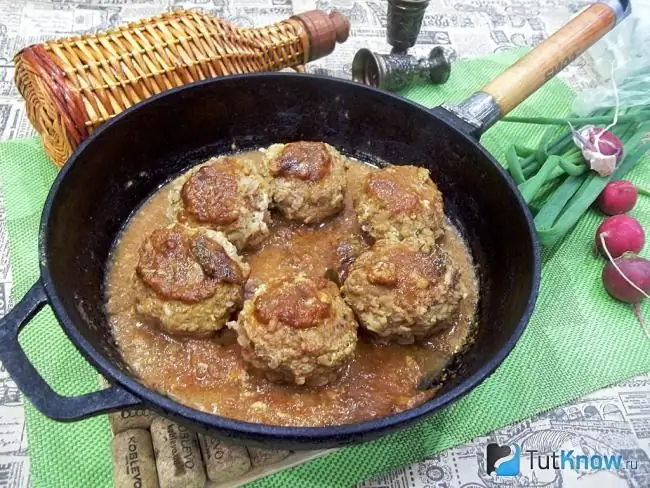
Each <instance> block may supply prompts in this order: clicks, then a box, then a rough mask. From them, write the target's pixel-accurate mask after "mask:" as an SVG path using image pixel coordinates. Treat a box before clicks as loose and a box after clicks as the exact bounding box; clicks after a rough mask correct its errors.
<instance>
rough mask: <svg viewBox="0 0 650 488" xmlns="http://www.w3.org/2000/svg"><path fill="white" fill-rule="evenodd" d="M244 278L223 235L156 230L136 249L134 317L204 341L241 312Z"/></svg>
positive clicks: (244, 267)
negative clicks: (137, 254)
mask: <svg viewBox="0 0 650 488" xmlns="http://www.w3.org/2000/svg"><path fill="white" fill-rule="evenodd" d="M248 274H249V267H248V265H247V264H246V263H244V262H243V261H242V260H241V259H240V258H239V256H237V251H236V249H235V247H234V246H233V245H232V244H230V242H228V240H226V238H225V237H224V236H223V234H221V233H218V232H215V231H212V230H207V229H192V228H189V227H185V226H183V225H181V224H174V225H171V226H169V227H165V228H161V229H156V230H154V231H153V232H152V233H151V234H150V235H148V236H147V237H146V238H145V239H144V241H143V243H142V246H141V247H140V256H139V261H138V265H137V267H136V283H135V292H136V311H137V312H138V313H139V314H140V315H141V316H142V317H143V318H144V319H145V320H148V321H149V322H151V323H153V324H154V325H156V326H158V327H160V328H161V329H162V330H163V331H165V332H167V333H169V334H179V335H194V336H204V335H208V334H210V333H212V332H215V331H217V330H219V329H221V328H222V327H223V326H224V325H225V323H226V321H227V320H228V319H229V318H230V315H231V314H232V313H233V312H234V311H235V310H236V309H238V308H239V307H241V305H242V303H243V294H244V291H243V286H244V283H245V281H246V279H247V278H248Z"/></svg>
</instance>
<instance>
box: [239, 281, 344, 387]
mask: <svg viewBox="0 0 650 488" xmlns="http://www.w3.org/2000/svg"><path fill="white" fill-rule="evenodd" d="M228 326H229V327H231V328H233V329H235V330H236V331H237V338H238V342H239V344H240V345H241V346H242V357H243V358H244V360H245V361H246V362H247V364H248V365H249V367H250V368H251V369H252V370H254V371H258V372H260V373H262V374H263V375H264V376H266V377H267V378H268V379H270V380H271V381H275V382H284V383H292V384H296V385H308V386H322V385H325V384H327V383H329V382H331V381H332V380H333V379H335V378H336V377H337V376H338V374H339V373H340V371H341V369H342V368H343V367H344V366H345V365H346V364H347V363H348V361H349V360H350V359H351V358H352V355H353V353H354V350H355V348H356V344H357V323H356V321H355V320H354V314H353V313H352V310H350V308H349V307H348V306H347V305H346V304H345V302H344V301H343V299H342V298H341V296H340V294H339V290H338V288H337V287H336V285H334V284H333V283H332V282H330V281H328V280H326V279H324V278H320V277H319V278H309V277H307V276H306V275H304V274H299V275H297V276H295V277H294V278H293V279H277V280H274V281H270V282H268V283H265V284H262V285H260V286H258V288H257V289H256V291H255V294H254V295H253V297H251V298H250V299H249V300H246V302H244V308H243V310H242V311H241V312H240V314H239V318H238V320H237V322H236V323H233V322H230V323H229V324H228Z"/></svg>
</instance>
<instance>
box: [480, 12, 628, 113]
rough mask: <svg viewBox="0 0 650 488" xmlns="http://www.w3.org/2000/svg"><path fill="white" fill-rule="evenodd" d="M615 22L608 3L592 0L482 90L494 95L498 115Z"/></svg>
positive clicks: (527, 93) (526, 95)
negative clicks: (593, 1)
mask: <svg viewBox="0 0 650 488" xmlns="http://www.w3.org/2000/svg"><path fill="white" fill-rule="evenodd" d="M616 23H617V13H616V12H615V11H614V9H613V8H612V7H611V6H610V5H607V4H606V3H594V4H592V5H591V6H589V7H587V8H586V9H585V10H584V11H583V12H582V13H580V14H579V15H577V16H576V17H575V18H573V20H571V21H570V22H569V23H568V24H566V25H565V26H564V27H562V28H561V29H560V30H559V31H557V32H556V33H555V34H553V35H552V36H550V37H549V38H547V39H546V41H544V42H543V43H542V44H540V45H539V46H537V47H536V48H535V49H533V50H532V51H531V52H529V53H528V54H527V55H526V56H525V57H523V58H521V59H520V60H519V61H518V62H517V63H515V64H513V65H512V66H511V67H510V68H508V69H507V70H506V71H504V72H503V73H501V74H500V75H499V76H498V77H497V78H495V79H494V80H492V81H491V82H490V83H488V84H487V85H486V86H485V87H484V88H483V89H482V90H481V91H483V92H485V93H487V94H489V95H491V96H492V98H494V100H495V101H496V103H497V104H498V105H499V108H500V112H501V116H504V115H506V114H507V113H508V112H510V111H511V110H512V109H513V108H515V107H516V106H517V105H519V104H520V103H521V102H523V101H524V100H525V99H526V98H528V96H530V95H531V94H532V93H533V92H535V91H536V90H537V89H538V88H539V87H541V86H542V85H543V84H544V83H546V82H547V81H548V80H549V79H551V78H553V77H554V76H555V75H556V74H557V73H558V72H559V71H562V70H563V69H564V68H566V66H567V65H568V64H569V63H571V62H572V61H574V60H575V59H576V58H577V57H578V56H580V55H581V54H582V53H584V52H585V51H586V50H587V49H588V48H589V47H591V46H592V45H593V44H595V43H596V41H598V40H599V39H600V38H601V37H603V36H604V35H605V34H607V33H608V32H609V31H610V30H611V29H612V28H613V27H614V26H615V25H616Z"/></svg>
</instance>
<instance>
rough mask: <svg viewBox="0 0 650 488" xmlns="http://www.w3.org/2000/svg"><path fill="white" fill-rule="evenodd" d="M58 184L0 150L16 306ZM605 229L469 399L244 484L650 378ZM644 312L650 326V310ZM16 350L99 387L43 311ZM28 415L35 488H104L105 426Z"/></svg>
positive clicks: (79, 385)
mask: <svg viewBox="0 0 650 488" xmlns="http://www.w3.org/2000/svg"><path fill="white" fill-rule="evenodd" d="M520 54H521V51H513V52H510V53H504V54H500V55H496V56H492V57H490V58H485V59H482V60H471V61H462V62H457V63H455V64H454V66H453V69H452V71H453V72H452V75H451V78H450V80H449V81H448V83H447V84H446V85H444V86H440V87H435V86H422V87H416V88H412V89H409V90H408V91H407V92H405V93H404V95H405V96H407V97H408V98H410V99H412V100H414V101H416V102H419V103H421V104H423V105H425V106H429V107H431V106H435V105H438V104H440V103H442V102H443V101H446V100H450V101H459V100H462V99H464V98H465V97H466V96H468V95H469V94H470V93H472V92H473V91H475V90H477V89H480V88H481V87H482V86H483V84H484V83H485V82H487V81H489V80H490V79H492V78H493V77H494V76H495V75H497V74H498V73H500V72H501V71H502V70H503V69H504V68H505V67H507V66H508V65H510V64H512V63H513V62H514V61H515V60H516V59H517V57H518V56H519V55H520ZM572 97H573V94H572V92H571V91H570V90H569V89H568V88H567V86H566V85H564V84H563V83H561V82H560V81H558V80H557V79H556V80H551V81H550V82H549V83H548V84H547V85H546V86H544V87H543V88H542V89H541V90H539V91H538V92H537V93H536V94H534V95H533V96H532V97H531V98H530V99H529V100H527V101H526V102H525V103H524V104H522V106H520V107H519V108H518V109H517V110H516V111H515V113H516V114H519V115H524V114H526V115H531V116H532V115H547V116H561V115H564V114H566V113H567V112H568V111H569V109H570V103H571V100H572ZM542 130H543V129H542V128H541V127H538V126H527V125H523V124H511V123H505V122H501V123H498V124H497V125H496V126H495V127H493V128H492V129H490V130H489V131H488V132H487V133H486V134H485V135H484V137H483V140H482V142H483V143H484V145H485V146H486V147H487V148H488V149H489V150H490V151H491V152H492V153H493V154H494V155H495V156H496V157H497V158H499V159H500V160H501V161H504V152H505V148H506V147H507V145H508V144H510V143H512V142H514V141H516V142H518V143H520V144H527V145H531V146H532V145H534V144H535V143H536V142H537V141H538V140H539V138H540V136H541V132H542ZM642 166H644V168H642ZM55 174H56V171H55V169H54V166H53V165H52V164H51V163H50V162H49V161H48V159H47V158H46V156H45V155H44V153H43V152H42V150H41V147H40V145H39V143H38V141H37V140H36V139H29V140H18V141H11V142H6V143H2V144H0V178H1V180H0V182H1V184H2V189H3V191H4V197H5V205H6V211H7V218H8V231H9V238H10V252H11V260H12V266H13V276H14V289H13V297H14V301H17V300H19V299H20V298H21V297H22V296H23V295H24V294H25V293H26V291H27V290H28V288H29V287H30V286H31V285H32V283H33V282H34V281H35V280H36V279H37V278H38V256H37V232H38V225H39V219H40V215H41V209H42V205H43V202H44V199H45V197H46V194H47V192H48V189H49V187H50V184H51V183H52V180H53V179H54V177H55ZM628 177H629V179H631V180H633V181H635V182H637V183H639V184H642V185H645V186H649V185H650V171H648V163H647V162H645V163H642V164H641V165H639V166H638V167H637V169H636V170H635V171H634V172H633V173H631V174H630V175H629V176H628ZM632 214H633V215H635V216H636V217H637V218H638V219H639V220H640V221H641V222H645V223H646V224H647V223H649V222H650V199H647V198H645V199H641V200H640V201H639V203H638V204H637V206H636V208H635V209H634V210H633V211H632ZM601 219H602V217H601V216H599V215H598V214H597V213H596V212H590V213H589V214H588V215H586V216H585V217H584V218H582V219H581V221H580V222H579V224H578V225H577V226H576V228H575V229H574V230H573V231H572V233H571V234H570V235H569V236H568V237H567V238H566V240H565V241H564V242H563V243H562V244H561V245H560V246H558V247H556V248H555V249H553V250H552V252H551V251H546V252H545V254H544V257H543V259H544V267H543V272H542V285H541V292H540V295H539V300H538V303H537V308H536V311H535V314H534V316H533V318H532V320H531V321H530V324H529V326H528V328H527V329H526V332H525V333H524V335H523V337H522V339H521V341H520V342H519V343H518V344H517V346H516V347H515V349H514V351H513V352H512V353H511V355H510V356H509V357H508V358H507V359H506V361H505V362H504V363H503V364H502V366H501V367H500V368H499V369H498V370H497V371H496V372H495V373H494V374H493V375H492V376H491V377H490V378H489V379H488V380H486V381H485V382H484V383H483V384H482V385H481V386H479V387H478V388H476V389H475V390H474V391H473V392H472V393H470V394H469V395H467V396H466V397H464V398H463V399H461V400H460V401H458V402H456V403H455V404H453V405H451V406H448V407H447V408H445V409H444V410H442V411H440V412H439V413H437V414H436V415H434V416H432V417H430V418H429V419H428V420H426V421H424V422H421V423H419V424H417V425H415V426H413V427H412V428H409V429H407V430H403V431H401V432H398V433H396V434H393V435H390V436H387V437H384V438H381V439H379V440H377V441H374V442H370V443H366V444H363V445H358V446H352V447H347V448H344V449H341V450H338V451H335V452H334V453H332V454H330V455H327V456H324V457H322V458H319V459H316V460H314V461H311V462H309V463H307V464H304V465H300V466H298V467H294V468H292V469H289V470H287V471H284V472H281V473H279V474H275V475H272V476H268V477H266V478H263V479H261V480H258V481H256V482H253V483H252V484H251V486H253V487H256V488H272V487H273V488H275V487H278V488H280V487H282V488H284V487H287V486H290V487H294V486H295V487H332V486H337V487H338V486H341V487H347V486H350V485H353V484H355V483H358V482H360V481H362V480H366V479H369V478H371V477H374V476H376V475H378V474H380V473H382V472H386V471H388V470H390V469H392V468H396V467H398V466H402V465H406V464H410V463H413V462H416V461H418V460H421V459H423V458H425V457H427V456H430V455H432V454H434V453H437V452H440V451H442V450H444V449H446V448H449V447H451V446H454V445H458V444H461V443H464V442H467V441H469V440H471V439H473V438H475V437H477V436H479V435H483V434H486V433H488V432H490V431H492V430H494V429H497V428H500V427H503V426H506V425H508V424H511V423H514V422H517V421H520V420H523V419H525V418H528V417H531V416H533V415H535V414H538V413H540V412H542V411H546V410H549V409H553V408H555V407H557V406H559V405H561V404H565V403H567V402H570V401H572V400H574V399H576V398H579V397H581V396H583V395H585V394H586V393H589V392H592V391H594V390H597V389H599V388H602V387H605V386H608V385H610V384H613V383H616V382H619V381H622V380H624V379H627V378H630V377H632V376H635V375H638V374H641V373H644V372H647V371H650V342H649V341H648V339H647V338H646V337H645V335H644V333H643V331H642V329H641V327H640V325H639V324H638V323H637V322H636V319H635V318H634V315H633V313H632V310H631V308H630V307H629V306H627V305H624V304H621V303H618V302H615V301H613V300H612V299H610V298H609V297H608V296H607V294H606V292H605V290H604V289H603V286H602V284H601V281H600V273H601V270H602V267H603V264H604V261H603V260H602V259H601V258H598V257H596V256H594V254H593V253H592V252H591V248H592V244H593V237H594V233H595V229H596V227H597V226H598V224H599V222H600V221H601ZM649 229H650V227H649ZM645 255H648V251H647V250H646V251H645ZM642 308H643V313H644V314H645V315H646V316H647V317H649V318H650V307H649V306H648V303H646V304H645V305H644V306H643V307H642ZM21 343H22V344H23V346H24V347H25V349H26V351H27V354H28V356H29V357H30V358H31V359H32V361H33V362H34V363H35V365H36V367H37V368H38V370H39V371H41V372H42V374H43V376H44V377H45V379H46V380H47V381H48V382H49V383H50V384H51V385H53V387H54V388H55V390H57V391H59V392H60V393H62V394H68V395H72V394H80V393H85V392H88V391H93V390H95V389H97V374H96V372H95V371H94V370H93V368H91V367H90V366H89V365H88V364H87V363H86V362H85V361H84V360H83V359H82V358H81V356H80V355H79V354H78V353H77V351H76V349H75V348H74V347H73V346H72V345H71V343H70V342H69V341H68V340H67V339H66V337H65V336H64V333H63V332H62V331H61V328H60V327H59V326H58V324H57V322H56V320H55V319H54V317H53V315H52V313H51V311H50V310H49V309H47V308H46V309H45V310H43V311H42V312H41V313H40V314H39V315H38V316H37V317H36V318H35V319H34V320H33V321H32V323H30V324H29V325H28V326H27V327H26V329H25V330H24V331H23V333H22V334H21ZM26 413H27V434H28V444H29V450H30V457H31V472H32V481H33V485H34V487H35V488H45V487H47V488H58V487H65V488H77V487H78V488H88V487H93V488H94V487H99V488H103V487H107V488H108V487H110V486H111V484H112V481H111V459H110V453H109V441H110V430H109V425H108V422H107V418H106V416H100V417H98V418H94V419H89V420H84V421H80V422H73V423H57V422H54V421H50V420H48V419H47V418H45V417H44V416H43V415H41V414H40V413H39V412H38V411H36V410H35V409H34V408H33V407H32V406H31V405H30V404H29V403H28V404H27V405H26Z"/></svg>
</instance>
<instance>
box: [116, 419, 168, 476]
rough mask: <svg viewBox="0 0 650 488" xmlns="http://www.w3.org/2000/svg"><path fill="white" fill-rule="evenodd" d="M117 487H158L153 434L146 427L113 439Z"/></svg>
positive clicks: (123, 433) (120, 434)
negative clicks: (152, 440)
mask: <svg viewBox="0 0 650 488" xmlns="http://www.w3.org/2000/svg"><path fill="white" fill-rule="evenodd" d="M111 454H112V456H113V484H114V487H115V488H158V486H159V485H158V474H157V473H156V461H155V460H154V456H153V446H152V442H151V435H150V434H149V431H148V430H145V429H131V430H126V431H124V432H121V433H119V434H117V435H116V436H114V437H113V439H111Z"/></svg>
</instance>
